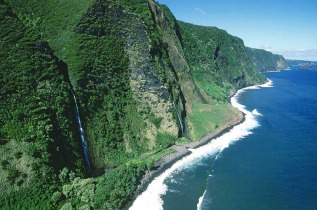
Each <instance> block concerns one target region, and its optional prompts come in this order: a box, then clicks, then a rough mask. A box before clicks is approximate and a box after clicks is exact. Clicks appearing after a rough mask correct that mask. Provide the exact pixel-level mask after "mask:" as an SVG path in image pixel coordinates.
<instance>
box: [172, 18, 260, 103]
mask: <svg viewBox="0 0 317 210" xmlns="http://www.w3.org/2000/svg"><path fill="white" fill-rule="evenodd" d="M178 24H179V28H180V31H181V35H182V43H183V46H184V52H185V56H186V59H187V62H188V64H189V65H190V68H191V72H192V75H193V78H194V81H195V83H196V85H198V86H199V87H200V88H201V89H202V90H203V91H204V92H206V93H207V95H208V96H209V97H210V101H222V102H226V101H228V98H229V93H230V91H234V90H237V89H239V88H241V87H244V86H246V85H251V84H255V83H260V82H263V81H264V76H262V75H260V74H259V73H257V72H256V70H255V69H254V67H253V66H252V64H251V62H250V61H249V59H248V57H247V54H246V51H245V47H244V44H243V41H242V40H241V39H239V38H238V37H234V36H231V35H229V34H228V33H227V32H226V31H224V30H220V29H218V28H215V27H204V26H197V25H193V24H188V23H184V22H181V21H179V22H178Z"/></svg>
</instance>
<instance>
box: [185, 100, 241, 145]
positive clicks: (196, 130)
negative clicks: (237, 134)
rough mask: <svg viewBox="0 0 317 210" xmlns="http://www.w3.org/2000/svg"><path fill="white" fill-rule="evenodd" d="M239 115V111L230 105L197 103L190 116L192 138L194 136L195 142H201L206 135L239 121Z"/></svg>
mask: <svg viewBox="0 0 317 210" xmlns="http://www.w3.org/2000/svg"><path fill="white" fill-rule="evenodd" d="M238 114H239V111H238V110H237V109H236V108H233V107H232V106H230V105H225V104H214V105H210V104H199V103H195V104H194V105H193V114H192V115H189V120H190V122H191V123H192V126H191V132H192V136H194V139H195V140H199V139H201V138H202V137H203V136H204V135H206V133H208V132H210V133H212V132H214V131H215V130H216V129H217V128H220V127H223V126H224V125H225V124H226V123H228V122H232V121H234V120H235V119H237V116H238ZM236 121H237V120H236Z"/></svg>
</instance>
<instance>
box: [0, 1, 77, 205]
mask: <svg viewBox="0 0 317 210" xmlns="http://www.w3.org/2000/svg"><path fill="white" fill-rule="evenodd" d="M0 39H1V42H0V59H1V64H0V83H1V86H0V87H1V88H0V97H1V100H0V110H1V111H0V142H1V147H0V154H1V155H0V159H1V170H0V188H1V192H0V194H1V197H2V198H3V199H6V198H7V197H6V196H4V194H5V193H9V195H8V196H9V198H10V199H9V201H8V200H7V201H6V202H11V203H12V202H16V204H17V205H18V204H19V202H22V203H23V204H22V203H21V204H19V205H23V206H24V204H25V205H27V206H29V207H31V206H32V205H33V204H36V205H39V206H41V205H42V201H43V200H44V198H45V197H47V194H48V193H49V191H50V188H47V189H46V188H45V187H47V186H48V185H50V183H53V182H55V181H54V173H56V172H58V171H59V170H61V169H62V168H64V167H68V168H70V169H71V170H73V171H75V172H76V174H77V175H81V174H82V172H83V159H82V155H81V154H82V151H81V147H80V141H79V136H78V132H77V125H76V121H75V120H74V119H75V115H74V114H75V113H74V106H73V101H72V96H71V93H70V89H71V86H70V84H69V82H68V78H67V69H66V65H65V64H64V63H62V62H61V61H59V60H58V59H57V58H56V57H54V56H53V53H52V50H51V49H50V48H49V46H48V44H47V43H46V42H45V41H42V40H41V38H40V36H38V35H37V33H35V32H34V30H33V29H31V28H28V27H25V26H24V24H22V22H21V21H19V20H18V18H17V17H16V16H15V15H14V14H13V13H12V12H11V10H10V8H9V7H8V6H7V5H5V4H4V3H3V2H1V4H0ZM36 183H38V184H39V185H37V184H36ZM43 183H45V185H42V184H43ZM39 186H41V187H40V188H38V187H39ZM17 189H20V191H19V193H18V194H15V193H13V191H15V190H17ZM22 189H23V190H22ZM47 190H48V191H47ZM29 192H32V193H29ZM33 195H34V196H35V197H33ZM12 200H13V201H12ZM14 200H16V201H14ZM31 200H32V201H31ZM0 203H1V206H2V204H3V203H2V202H0ZM46 204H47V203H46V202H44V201H43V205H44V206H45V205H46ZM27 206H25V207H27ZM2 207H3V206H2Z"/></svg>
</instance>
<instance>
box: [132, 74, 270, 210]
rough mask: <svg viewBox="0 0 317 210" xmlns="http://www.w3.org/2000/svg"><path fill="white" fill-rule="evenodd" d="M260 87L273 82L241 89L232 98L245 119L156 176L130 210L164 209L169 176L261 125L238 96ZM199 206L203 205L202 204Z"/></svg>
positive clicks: (233, 104) (232, 102)
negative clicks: (166, 182) (163, 197)
mask: <svg viewBox="0 0 317 210" xmlns="http://www.w3.org/2000/svg"><path fill="white" fill-rule="evenodd" d="M260 87H273V83H272V81H271V80H269V81H268V82H267V83H266V84H264V85H255V86H251V87H247V88H244V89H241V90H239V91H238V92H237V93H236V94H235V95H234V96H233V97H232V98H231V104H232V106H234V107H236V108H238V109H239V110H240V111H241V112H243V113H244V114H245V120H244V121H243V122H242V123H241V124H239V125H236V126H234V127H233V128H232V129H231V130H230V131H229V132H227V133H225V134H223V135H222V136H220V137H218V138H216V139H213V140H212V141H211V142H210V143H208V144H206V145H204V146H201V147H199V148H197V149H191V152H192V153H191V154H190V155H188V156H185V157H184V158H182V159H180V160H179V161H177V162H176V163H174V164H173V165H172V166H171V167H170V168H168V169H166V170H165V171H164V172H163V173H162V174H160V175H159V176H158V177H156V178H155V179H154V180H153V181H152V182H151V183H150V184H149V186H148V187H147V189H146V190H145V191H144V192H143V193H142V194H141V195H139V196H138V197H137V199H136V200H135V201H134V203H133V204H132V206H131V207H130V210H147V209H153V210H156V209H157V210H159V209H163V200H162V198H161V196H162V195H165V194H166V192H167V186H166V185H165V184H164V181H165V179H166V178H167V177H170V176H172V175H173V174H174V173H177V172H178V171H180V170H182V169H184V168H188V167H190V166H191V165H193V164H195V163H196V162H198V161H199V160H201V159H202V158H204V157H206V156H209V155H214V154H216V153H218V155H219V153H221V151H223V150H224V149H225V148H227V147H229V145H230V144H232V143H233V142H236V141H238V140H240V139H242V138H244V137H246V136H248V135H250V134H252V132H251V130H252V129H254V128H256V127H257V126H259V124H258V122H257V120H256V115H255V114H254V113H252V112H250V111H248V110H246V109H245V106H244V105H242V104H239V102H238V98H239V96H240V94H241V93H242V92H244V91H245V90H249V89H259V88H260ZM203 197H204V195H203V196H202V197H201V199H199V203H202V202H203ZM199 203H198V204H199ZM198 204H197V207H198ZM199 206H201V204H200V205H199ZM199 208H200V207H199Z"/></svg>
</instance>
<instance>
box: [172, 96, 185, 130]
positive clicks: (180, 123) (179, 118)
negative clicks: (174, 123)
mask: <svg viewBox="0 0 317 210" xmlns="http://www.w3.org/2000/svg"><path fill="white" fill-rule="evenodd" d="M172 103H173V106H174V109H175V111H176V114H177V117H178V121H179V125H180V126H181V132H182V135H183V134H184V127H183V123H182V120H181V117H180V116H179V113H178V110H177V108H176V106H175V103H174V101H172Z"/></svg>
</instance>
